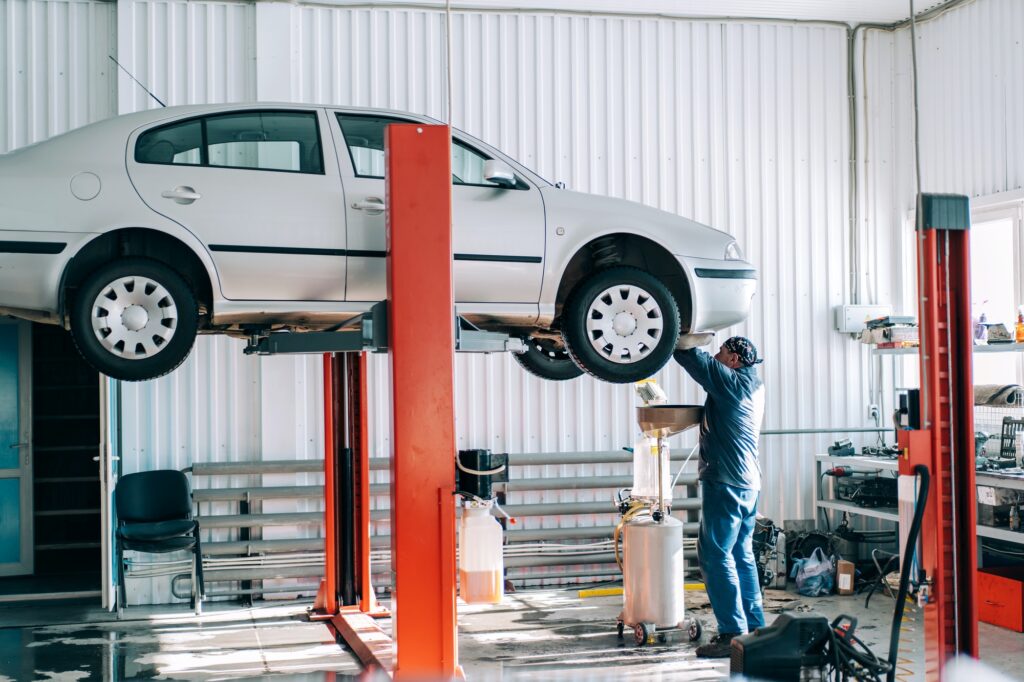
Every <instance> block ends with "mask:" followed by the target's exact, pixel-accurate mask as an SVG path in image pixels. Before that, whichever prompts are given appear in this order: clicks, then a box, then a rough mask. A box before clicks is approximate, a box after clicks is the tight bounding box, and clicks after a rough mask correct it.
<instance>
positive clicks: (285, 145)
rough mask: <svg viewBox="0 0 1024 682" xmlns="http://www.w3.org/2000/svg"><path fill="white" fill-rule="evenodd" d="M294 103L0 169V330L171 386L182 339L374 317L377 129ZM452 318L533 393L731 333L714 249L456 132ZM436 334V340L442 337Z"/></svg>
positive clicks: (27, 152) (64, 138) (730, 261)
mask: <svg viewBox="0 0 1024 682" xmlns="http://www.w3.org/2000/svg"><path fill="white" fill-rule="evenodd" d="M409 122H422V123H436V121H432V120H430V119H427V118H424V117H421V116H414V115H412V114H407V113H402V112H395V111H382V110H373V109H353V108H339V107H329V106H312V105H294V104H251V105H206V106H185V107H170V108H166V109H155V110H150V111H144V112H139V113H135V114H128V115H124V116H119V117H116V118H112V119H107V120H104V121H100V122H98V123H94V124H92V125H88V126H85V127H83V128H79V129H77V130H73V131H71V132H69V133H66V134H64V135H60V136H58V137H54V138H52V139H49V140H47V141H45V142H41V143H38V144H34V145H31V146H28V147H24V148H21V149H18V150H15V151H13V152H11V153H8V154H4V155H0V313H3V314H7V315H11V316H14V317H20V318H24V319H29V320H35V321H38V322H46V323H52V324H60V325H63V326H64V327H65V328H67V329H69V330H70V332H71V334H72V336H73V337H74V340H75V343H76V344H77V346H78V348H79V349H80V351H81V353H82V355H83V356H84V357H85V358H86V359H87V360H88V361H89V362H90V363H91V364H92V365H93V366H94V367H95V368H96V369H97V370H99V371H101V372H103V373H104V374H107V375H109V376H112V377H115V378H119V379H125V380H143V379H151V378H154V377H158V376H161V375H163V374H166V373H167V372H170V371H172V370H173V369H174V368H175V367H177V366H178V365H179V364H180V363H181V362H182V361H183V360H184V359H185V358H186V357H187V356H188V354H189V352H190V350H191V348H192V346H193V343H194V340H195V336H196V334H197V333H227V334H234V335H239V336H248V335H249V334H251V333H253V332H254V331H261V330H263V331H265V330H269V329H292V330H299V331H301V330H312V329H328V328H334V327H337V326H338V325H339V324H343V323H345V322H346V321H348V320H350V319H352V318H353V317H354V316H357V315H359V314H361V313H364V312H366V311H368V310H369V309H370V307H371V306H372V305H373V304H374V303H375V302H377V301H380V300H382V299H384V298H385V232H384V211H385V205H384V201H383V200H384V177H383V176H384V129H385V127H386V126H387V125H388V124H391V123H409ZM452 169H453V173H452V184H453V187H452V200H453V223H454V224H453V250H454V263H453V274H454V286H455V301H456V308H457V311H458V313H459V314H461V315H463V316H464V317H466V318H467V319H469V320H470V321H471V322H473V323H475V324H477V325H478V326H479V327H481V328H483V329H487V330H495V331H504V332H508V333H511V334H514V335H516V336H520V337H522V338H524V339H527V340H528V342H527V344H526V346H527V351H526V352H525V353H522V354H519V355H517V356H516V357H517V359H518V361H519V363H520V364H522V366H523V367H525V368H526V369H527V370H528V371H530V372H533V373H534V374H537V375H539V376H541V377H544V378H546V379H556V380H557V379H571V378H573V377H576V376H579V375H580V374H581V373H582V372H583V371H586V372H589V373H590V374H592V375H594V376H596V377H598V378H600V379H604V380H606V381H612V382H619V383H621V382H629V381H635V380H638V379H640V378H643V377H646V376H649V375H651V374H652V373H654V372H656V371H657V370H658V369H660V368H661V367H662V366H663V365H664V364H665V363H666V362H667V361H668V359H669V357H671V354H672V351H673V349H674V348H675V346H676V342H677V339H678V337H679V335H680V334H681V333H684V334H685V333H697V332H704V331H714V330H718V329H722V328H724V327H727V326H729V325H732V324H735V323H737V322H740V321H742V320H743V319H745V318H746V316H747V314H748V312H749V309H750V302H751V297H752V296H753V294H754V290H755V285H756V277H757V273H756V270H755V269H754V268H753V266H752V265H751V264H750V263H748V262H746V261H745V260H744V259H743V256H742V253H741V251H740V248H739V246H738V245H737V243H736V241H735V240H733V239H732V237H730V236H729V235H728V234H725V233H723V232H719V231H717V230H714V229H712V228H710V227H707V226H704V225H701V224H699V223H695V222H693V221H691V220H687V219H686V218H681V217H679V216H677V215H673V214H669V213H665V212H663V211H659V210H656V209H653V208H650V207H647V206H643V205H641V204H636V203H632V202H628V201H624V200H620V199H612V198H608V197H601V196H594V195H587V194H580V193H577V192H571V191H568V190H566V189H562V188H560V187H558V186H554V185H552V184H551V183H549V182H547V181H546V180H544V179H543V178H541V177H540V176H538V175H537V174H536V173H534V172H533V171H531V170H529V169H527V168H524V167H523V166H521V165H519V164H518V163H516V162H515V161H513V160H512V159H510V158H508V157H507V156H505V155H504V154H502V153H501V152H499V151H498V150H496V149H494V148H492V147H490V146H488V145H486V144H484V143H483V142H481V141H479V140H477V139H475V138H473V137H471V136H469V135H466V134H465V133H461V132H455V135H454V140H453V145H452ZM438 323H439V324H442V323H446V322H445V321H442V320H439V321H438Z"/></svg>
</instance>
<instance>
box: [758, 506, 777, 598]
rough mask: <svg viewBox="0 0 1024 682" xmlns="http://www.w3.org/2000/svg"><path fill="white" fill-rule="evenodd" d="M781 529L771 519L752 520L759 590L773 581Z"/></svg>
mask: <svg viewBox="0 0 1024 682" xmlns="http://www.w3.org/2000/svg"><path fill="white" fill-rule="evenodd" d="M780 532H781V529H780V528H779V527H778V526H776V525H775V524H774V523H772V521H771V519H757V520H756V521H755V522H754V536H753V540H752V542H753V545H754V562H755V563H756V564H757V581H758V584H759V585H760V586H761V590H762V591H764V588H766V587H768V586H769V585H771V584H772V583H773V582H775V569H774V568H773V566H774V565H775V564H776V562H775V561H774V560H775V559H776V557H777V553H778V551H779V549H778V546H779V533H780Z"/></svg>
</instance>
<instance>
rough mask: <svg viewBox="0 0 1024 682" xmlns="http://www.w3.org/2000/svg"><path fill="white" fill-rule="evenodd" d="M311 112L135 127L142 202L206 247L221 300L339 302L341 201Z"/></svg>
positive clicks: (317, 118)
mask: <svg viewBox="0 0 1024 682" xmlns="http://www.w3.org/2000/svg"><path fill="white" fill-rule="evenodd" d="M325 117H326V114H325V113H324V112H323V111H322V110H317V109H308V108H307V109H301V108H295V109H290V108H281V109H240V110H236V111H227V112H223V111H222V112H217V113H213V114H210V115H207V116H199V117H191V118H188V119H183V120H179V121H176V122H173V123H170V124H166V123H165V124H161V125H159V126H156V127H151V128H148V129H145V130H140V131H136V133H135V134H133V136H132V137H131V138H130V139H129V145H128V172H129V175H130V176H131V180H132V182H133V183H134V185H135V188H136V190H137V191H138V193H139V195H140V196H141V197H142V200H143V201H144V202H146V204H147V205H148V206H149V207H150V208H152V209H153V210H154V211H156V212H157V213H160V214H161V215H164V216H166V217H168V218H170V219H171V220H174V221H175V222H177V223H179V224H181V225H182V226H184V227H185V228H186V229H188V230H190V231H192V232H193V233H194V234H195V235H196V236H198V237H199V238H200V239H201V240H202V241H203V243H205V244H206V245H207V247H208V248H209V250H210V254H211V256H212V258H213V261H214V263H215V264H216V267H217V273H218V276H219V277H220V286H221V291H222V293H223V295H224V297H225V298H228V299H236V300H266V301H273V300H295V301H341V300H344V298H345V265H346V264H345V248H346V237H345V199H344V195H343V193H342V187H341V182H340V178H339V175H338V164H337V161H336V159H335V156H334V149H333V145H326V146H325V145H324V144H323V143H322V137H323V136H324V135H326V133H324V134H323V135H322V134H321V131H322V130H324V123H325Z"/></svg>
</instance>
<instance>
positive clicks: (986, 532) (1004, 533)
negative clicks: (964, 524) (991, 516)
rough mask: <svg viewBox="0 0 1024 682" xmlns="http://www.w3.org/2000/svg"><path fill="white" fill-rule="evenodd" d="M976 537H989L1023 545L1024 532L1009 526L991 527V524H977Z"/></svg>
mask: <svg viewBox="0 0 1024 682" xmlns="http://www.w3.org/2000/svg"><path fill="white" fill-rule="evenodd" d="M978 537H983V538H991V539H993V540H1002V541H1003V542H1012V543H1014V544H1018V545H1024V533H1021V532H1019V531H1015V530H1010V529H1009V528H993V527H992V526H982V525H980V524H979V525H978Z"/></svg>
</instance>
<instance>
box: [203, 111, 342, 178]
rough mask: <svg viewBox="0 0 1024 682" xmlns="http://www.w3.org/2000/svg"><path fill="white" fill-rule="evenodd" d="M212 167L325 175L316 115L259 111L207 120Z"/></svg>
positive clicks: (208, 146)
mask: <svg viewBox="0 0 1024 682" xmlns="http://www.w3.org/2000/svg"><path fill="white" fill-rule="evenodd" d="M205 124H206V149H207V155H208V158H209V164H210V165H211V166H221V167H226V168H254V169H258V170H276V171H292V172H297V173H323V172H324V165H323V155H322V154H321V150H320V135H319V133H318V130H317V123H316V114H313V113H305V112H299V111H256V112H244V113H238V114H222V115H219V116H210V117H209V118H207V119H205Z"/></svg>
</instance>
